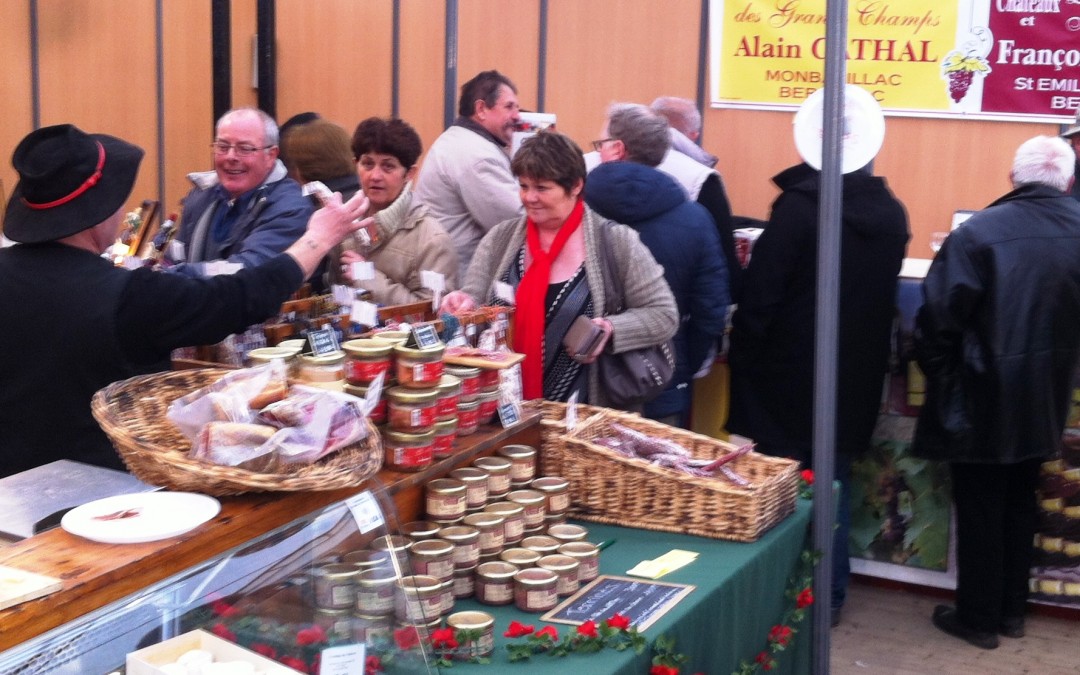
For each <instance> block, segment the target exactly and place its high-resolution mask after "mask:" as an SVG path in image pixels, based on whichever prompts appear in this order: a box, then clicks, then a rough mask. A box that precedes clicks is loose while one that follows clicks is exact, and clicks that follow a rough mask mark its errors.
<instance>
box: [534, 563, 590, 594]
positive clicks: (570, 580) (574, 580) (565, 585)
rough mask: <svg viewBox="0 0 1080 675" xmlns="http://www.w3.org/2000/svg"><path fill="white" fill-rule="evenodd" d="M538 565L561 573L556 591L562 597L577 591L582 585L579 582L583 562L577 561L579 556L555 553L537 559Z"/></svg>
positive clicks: (558, 573)
mask: <svg viewBox="0 0 1080 675" xmlns="http://www.w3.org/2000/svg"><path fill="white" fill-rule="evenodd" d="M536 566H537V567H539V568H542V569H545V570H551V571H552V572H554V573H555V574H557V575H559V580H558V582H557V583H556V584H555V592H556V593H558V595H559V597H560V598H565V597H566V596H568V595H573V594H574V593H577V592H578V588H580V587H581V584H580V583H579V582H578V569H579V568H580V567H581V563H579V562H578V561H577V558H572V557H570V556H568V555H559V554H558V553H555V554H552V555H546V556H544V557H542V558H540V560H537V561H536Z"/></svg>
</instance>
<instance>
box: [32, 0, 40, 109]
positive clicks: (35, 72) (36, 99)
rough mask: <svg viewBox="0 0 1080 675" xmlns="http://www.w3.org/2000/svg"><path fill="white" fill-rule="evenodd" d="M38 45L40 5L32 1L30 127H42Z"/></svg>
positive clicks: (34, 0) (35, 0)
mask: <svg viewBox="0 0 1080 675" xmlns="http://www.w3.org/2000/svg"><path fill="white" fill-rule="evenodd" d="M40 53H41V52H40V46H39V43H38V3H37V0H30V126H32V127H33V128H34V129H37V128H38V127H40V126H41V61H40V60H39V58H38V57H39V56H40Z"/></svg>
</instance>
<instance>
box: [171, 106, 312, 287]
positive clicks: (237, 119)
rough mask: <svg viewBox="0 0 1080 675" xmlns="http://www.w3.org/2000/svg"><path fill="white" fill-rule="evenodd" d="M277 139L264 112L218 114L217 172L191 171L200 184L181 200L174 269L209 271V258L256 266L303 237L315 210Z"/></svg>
mask: <svg viewBox="0 0 1080 675" xmlns="http://www.w3.org/2000/svg"><path fill="white" fill-rule="evenodd" d="M278 141H279V139H278V127H277V124H276V123H275V122H274V120H273V118H271V117H270V116H269V115H267V114H266V113H265V112H263V111H261V110H257V109H255V108H238V109H236V110H230V111H229V112H227V113H225V114H224V115H222V116H221V119H219V120H218V123H217V129H216V134H215V137H214V142H213V143H212V144H211V148H212V151H213V155H214V170H213V171H212V172H210V171H208V172H204V173H194V174H189V176H188V177H189V178H190V179H191V180H192V182H193V183H195V187H194V188H193V189H192V190H191V192H190V193H188V195H187V196H186V197H185V198H184V199H183V201H182V202H181V204H182V205H183V209H184V210H183V216H182V219H181V221H180V233H179V234H178V235H177V238H176V242H177V243H176V244H174V246H173V250H172V251H169V255H168V259H169V261H170V262H173V263H176V264H175V265H173V266H172V267H170V271H173V272H179V273H181V274H184V275H187V276H193V277H198V276H205V275H207V274H208V273H211V272H210V270H209V269H208V268H207V265H206V263H208V262H211V261H219V260H224V261H227V262H230V263H237V264H239V265H242V266H243V267H254V266H256V265H260V264H262V263H264V262H266V261H268V260H270V259H271V258H273V257H274V256H276V255H277V254H279V253H281V252H282V251H284V250H285V249H286V248H288V247H289V246H290V245H291V244H292V243H293V242H294V241H296V240H297V239H299V238H300V235H302V234H303V233H304V227H305V225H306V224H307V220H308V218H309V217H310V216H311V214H312V213H313V212H314V210H315V209H314V207H313V206H312V204H311V201H310V200H309V199H308V198H307V197H304V195H303V194H302V193H301V190H300V185H299V184H298V183H297V182H296V181H294V180H293V179H291V178H289V177H288V172H287V171H286V169H285V165H284V164H283V163H282V162H281V161H280V160H279V159H278V152H279V148H278Z"/></svg>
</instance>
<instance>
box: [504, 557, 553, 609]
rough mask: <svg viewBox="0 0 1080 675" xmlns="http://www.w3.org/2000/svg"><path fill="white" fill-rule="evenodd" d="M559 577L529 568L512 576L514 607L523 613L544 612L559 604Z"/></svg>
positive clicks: (543, 570) (546, 571) (538, 569)
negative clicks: (557, 588)
mask: <svg viewBox="0 0 1080 675" xmlns="http://www.w3.org/2000/svg"><path fill="white" fill-rule="evenodd" d="M558 583H559V576H558V575H557V574H555V573H554V572H552V571H551V570H545V569H541V568H539V567H531V568H529V569H527V570H521V571H520V572H518V573H517V574H515V575H514V605H515V606H516V607H517V608H518V609H520V610H521V611H523V612H536V613H539V612H546V611H548V610H549V609H553V608H554V607H555V605H556V604H557V603H558V602H559V594H558V591H557V590H556V586H557V585H558Z"/></svg>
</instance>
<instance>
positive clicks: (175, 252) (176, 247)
mask: <svg viewBox="0 0 1080 675" xmlns="http://www.w3.org/2000/svg"><path fill="white" fill-rule="evenodd" d="M168 255H169V260H172V261H173V262H184V261H185V260H187V253H186V252H185V251H184V242H182V241H180V240H179V239H173V240H172V241H170V242H169V253H168Z"/></svg>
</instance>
